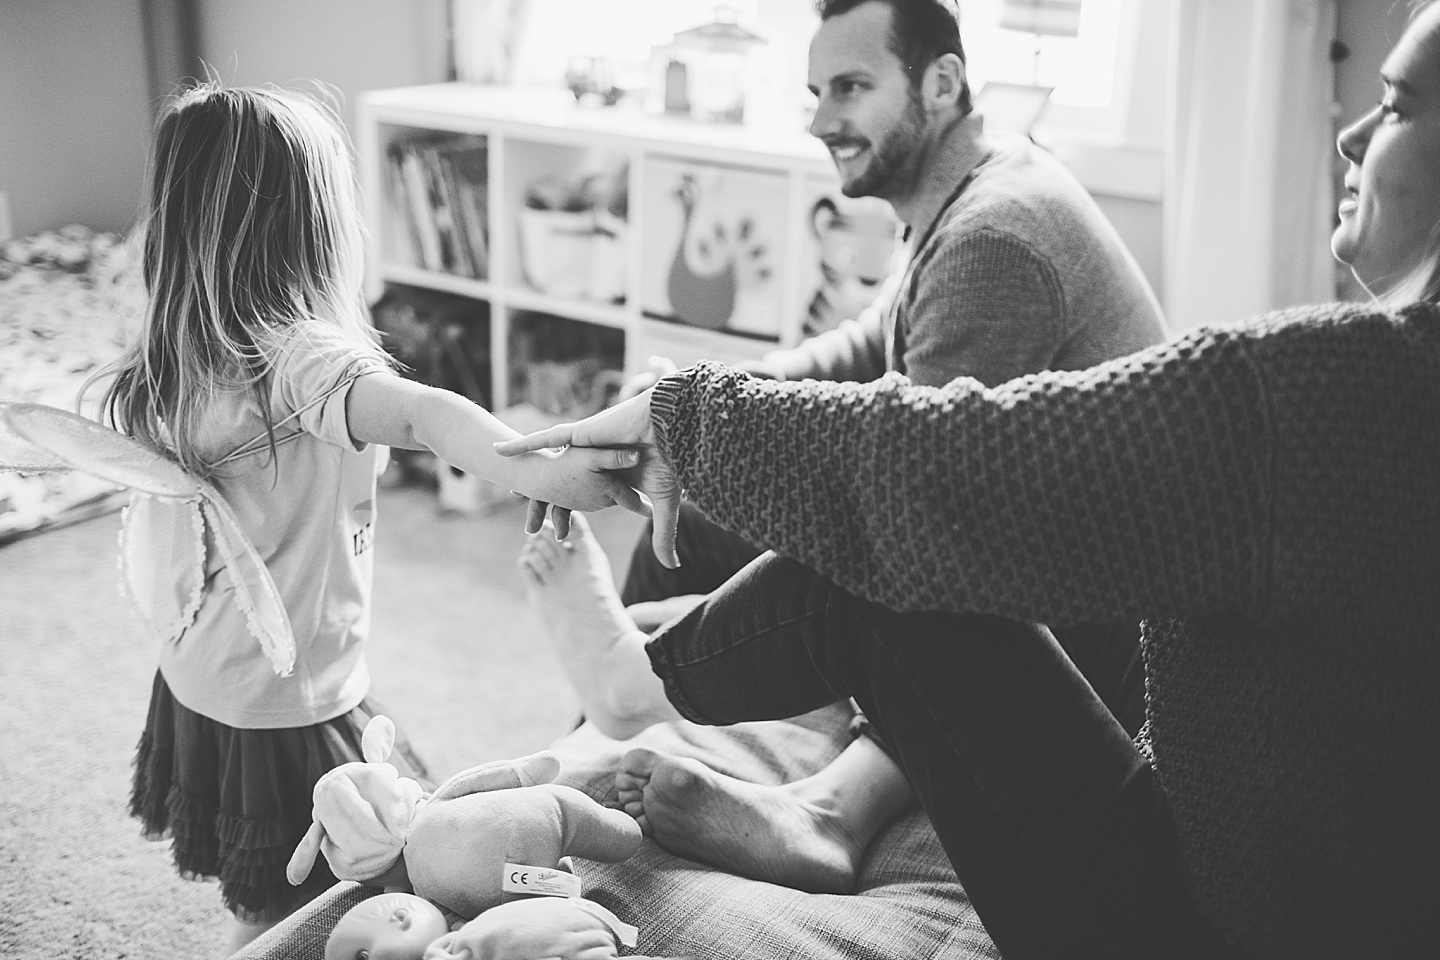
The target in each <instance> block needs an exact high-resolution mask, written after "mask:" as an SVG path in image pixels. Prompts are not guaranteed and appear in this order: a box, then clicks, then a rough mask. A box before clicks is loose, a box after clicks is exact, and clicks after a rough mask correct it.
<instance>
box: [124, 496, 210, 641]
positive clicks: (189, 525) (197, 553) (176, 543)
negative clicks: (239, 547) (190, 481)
mask: <svg viewBox="0 0 1440 960" xmlns="http://www.w3.org/2000/svg"><path fill="white" fill-rule="evenodd" d="M120 585H121V587H122V588H123V590H124V592H125V596H126V598H127V599H129V601H130V606H131V609H133V610H134V611H135V616H136V618H137V619H138V620H139V621H140V624H141V626H142V627H144V628H145V629H146V630H147V631H148V632H149V633H150V635H151V636H153V637H155V638H156V639H158V640H160V641H161V642H162V643H168V642H169V641H171V640H174V639H175V638H176V637H178V636H180V634H181V633H183V632H184V630H185V628H186V627H188V626H190V623H191V621H193V620H194V619H195V612H196V611H197V610H199V609H200V598H201V591H202V590H203V589H204V587H205V521H204V520H203V518H202V517H201V515H200V502H199V500H198V498H197V499H195V500H173V499H163V500H162V499H160V498H157V497H151V496H147V495H146V494H143V493H132V494H131V495H130V504H129V505H128V506H127V507H126V508H125V514H124V518H123V520H122V521H121V523H120Z"/></svg>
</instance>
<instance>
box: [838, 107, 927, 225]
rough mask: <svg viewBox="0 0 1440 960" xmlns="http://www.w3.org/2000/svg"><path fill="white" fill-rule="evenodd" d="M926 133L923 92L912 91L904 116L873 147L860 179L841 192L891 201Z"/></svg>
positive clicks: (846, 185) (872, 144)
mask: <svg viewBox="0 0 1440 960" xmlns="http://www.w3.org/2000/svg"><path fill="white" fill-rule="evenodd" d="M924 129H925V107H924V105H923V104H922V103H921V102H920V91H918V90H916V89H915V88H914V87H911V88H910V98H909V101H908V102H907V103H906V105H905V115H904V116H902V117H901V118H900V121H899V122H898V123H897V124H896V125H895V126H894V127H892V128H891V129H890V130H889V132H887V133H886V134H885V137H884V139H882V140H877V141H872V142H871V144H870V151H871V156H870V162H869V164H867V165H866V167H865V169H864V170H863V171H862V172H861V173H860V175H859V176H857V177H855V178H854V179H853V180H851V181H850V182H849V183H846V184H843V185H842V186H841V188H840V192H841V193H843V194H845V196H847V197H882V198H883V197H889V196H890V195H892V194H893V193H895V192H896V191H895V188H896V187H897V186H899V184H897V183H896V182H895V181H896V180H897V179H898V178H899V177H900V176H901V175H903V174H904V173H905V172H906V168H907V167H908V166H909V165H910V164H911V163H913V162H914V160H915V152H916V150H918V149H919V147H920V140H921V134H922V133H923V131H924Z"/></svg>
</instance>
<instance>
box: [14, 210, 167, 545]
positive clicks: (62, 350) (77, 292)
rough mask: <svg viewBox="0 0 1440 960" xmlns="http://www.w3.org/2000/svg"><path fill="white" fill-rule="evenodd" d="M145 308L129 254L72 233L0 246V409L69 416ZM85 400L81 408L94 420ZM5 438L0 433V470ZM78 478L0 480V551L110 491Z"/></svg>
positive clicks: (91, 400)
mask: <svg viewBox="0 0 1440 960" xmlns="http://www.w3.org/2000/svg"><path fill="white" fill-rule="evenodd" d="M143 304H144V293H143V288H142V286H141V283H140V279H139V273H138V269H137V262H136V258H135V251H134V250H133V247H132V246H131V245H129V244H126V243H123V242H122V241H121V239H120V238H119V237H118V236H116V235H115V234H113V233H96V232H94V231H92V230H90V229H89V228H87V227H83V226H78V225H73V226H69V227H65V228H63V229H61V230H58V231H52V232H48V233H42V234H37V235H35V236H33V237H24V238H21V239H18V240H11V241H8V242H7V243H5V244H0V401H7V400H18V401H24V402H28V403H45V404H50V405H51V406H56V407H61V408H63V409H66V410H73V409H75V408H76V401H77V399H78V397H77V394H78V391H79V388H80V385H81V384H82V383H83V382H84V381H85V378H86V377H88V376H89V375H90V374H91V373H93V372H95V371H96V370H98V369H99V368H101V367H102V366H104V365H105V364H106V363H108V362H109V361H110V360H112V359H113V358H114V357H115V356H117V355H118V354H119V352H120V349H121V346H122V345H123V343H124V341H125V337H126V334H127V332H128V331H129V330H130V329H131V326H132V324H133V323H134V322H135V321H136V319H137V318H138V317H139V315H140V312H141V310H142V309H143ZM97 395H98V394H97V393H96V392H95V391H92V392H91V395H90V396H89V397H88V402H87V403H85V404H83V405H81V411H82V412H83V413H86V414H87V415H90V416H93V415H94V414H95V399H96V396H97ZM6 441H7V437H6V436H5V435H3V434H0V463H4V462H5V460H6V458H5V448H6ZM114 489H115V488H114V487H113V486H111V485H110V484H107V483H105V482H104V481H101V480H97V479H95V478H93V477H88V476H85V475H84V474H78V473H69V472H66V473H37V474H17V473H13V472H8V471H0V543H4V542H6V541H8V540H12V539H14V538H16V537H18V536H22V535H24V534H26V533H30V532H33V531H35V530H38V529H41V528H43V527H45V526H46V525H48V524H51V523H54V522H56V521H57V520H58V519H61V518H63V517H65V516H66V515H67V514H69V513H71V512H72V511H74V510H76V509H77V508H79V507H82V506H83V505H85V504H90V503H94V502H95V501H96V500H98V499H100V498H104V497H107V496H108V495H109V494H111V493H113V492H114Z"/></svg>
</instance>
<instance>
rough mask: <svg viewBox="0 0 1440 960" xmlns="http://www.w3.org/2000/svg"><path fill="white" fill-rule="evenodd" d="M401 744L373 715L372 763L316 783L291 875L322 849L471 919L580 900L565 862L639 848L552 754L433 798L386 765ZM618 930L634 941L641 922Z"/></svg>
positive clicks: (362, 873)
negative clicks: (502, 908)
mask: <svg viewBox="0 0 1440 960" xmlns="http://www.w3.org/2000/svg"><path fill="white" fill-rule="evenodd" d="M394 742H395V727H394V724H392V723H391V722H390V721H389V720H388V719H387V718H385V717H375V718H374V719H372V720H371V721H370V723H369V725H367V726H366V728H365V733H364V735H363V737H362V740H361V751H362V754H363V756H364V757H365V762H355V763H346V764H342V765H341V766H339V767H336V768H335V769H334V770H331V771H330V772H329V773H326V774H325V775H324V776H323V777H321V778H320V780H319V781H318V782H317V783H316V784H315V809H314V822H313V823H312V824H311V826H310V830H309V831H308V832H307V833H306V835H305V837H304V839H303V840H301V842H300V845H299V846H298V847H297V848H296V850H295V854H294V856H293V857H292V858H291V860H290V866H289V869H288V876H289V878H290V882H291V883H296V884H298V883H300V882H301V881H303V880H304V879H305V877H307V876H308V875H309V873H310V869H311V867H312V866H313V865H314V863H315V857H316V855H317V854H319V853H323V854H324V855H325V859H326V860H327V861H328V862H329V864H330V868H331V870H332V871H333V872H334V873H335V875H336V876H337V877H339V878H341V879H345V880H359V881H362V882H364V883H367V884H369V885H371V886H380V887H384V888H386V889H388V890H407V891H413V892H414V893H415V894H417V895H419V896H421V897H424V898H425V899H427V900H430V901H433V902H434V903H436V904H438V905H440V906H441V907H443V908H445V909H447V910H449V911H451V912H453V913H455V914H457V915H458V916H459V917H461V918H463V919H466V920H469V919H472V918H474V917H476V916H478V915H479V914H481V913H483V912H484V911H486V910H488V909H490V908H491V907H494V906H497V905H498V904H500V903H502V902H504V901H506V900H513V899H516V898H517V897H523V896H525V895H526V894H540V895H549V896H559V897H578V896H579V893H580V883H579V879H578V878H576V877H575V876H573V875H572V874H571V873H569V872H568V870H567V869H566V867H567V866H568V863H567V864H562V860H564V859H566V858H568V857H570V856H577V857H583V858H585V859H588V860H599V861H603V862H607V863H614V862H617V861H620V860H625V859H627V858H629V857H630V856H631V855H632V854H634V853H635V852H636V850H638V849H639V847H640V843H641V836H640V827H639V825H638V824H636V822H635V821H634V820H633V819H631V818H630V817H629V816H627V815H625V814H624V813H622V812H621V811H619V810H610V809H607V808H606V807H603V806H601V805H600V804H598V803H596V802H595V801H594V800H592V799H591V798H590V797H588V796H586V795H585V794H583V793H581V792H580V791H578V790H575V789H573V788H571V787H563V786H559V785H557V784H554V783H552V782H551V781H553V780H554V779H555V777H556V776H557V775H558V774H559V772H560V763H559V761H558V760H557V759H556V758H555V756H554V755H553V754H549V753H540V754H535V755H534V756H530V757H524V758H522V759H519V760H513V761H501V762H498V763H491V764H485V765H483V766H479V767H473V768H471V769H469V770H465V771H462V772H461V773H458V774H456V775H455V776H453V777H451V778H450V779H449V780H447V781H446V782H445V783H443V784H441V785H440V787H439V788H438V789H437V790H436V791H435V792H434V794H432V795H431V796H429V797H425V796H424V794H423V791H422V790H421V788H420V785H419V784H418V783H416V782H415V781H414V780H411V779H410V778H408V777H401V776H400V775H399V773H398V772H397V771H396V769H395V768H394V767H393V766H391V765H390V764H388V763H385V762H384V760H385V758H386V757H388V756H389V754H390V750H391V748H392V747H393V745H394ZM589 906H594V905H589ZM589 906H584V907H583V909H587V910H588V909H589ZM602 912H603V911H602ZM617 922H618V921H617ZM620 926H621V928H625V929H627V930H628V931H629V935H627V936H625V937H624V939H630V938H631V937H632V936H633V928H626V926H625V925H624V924H621V925H620Z"/></svg>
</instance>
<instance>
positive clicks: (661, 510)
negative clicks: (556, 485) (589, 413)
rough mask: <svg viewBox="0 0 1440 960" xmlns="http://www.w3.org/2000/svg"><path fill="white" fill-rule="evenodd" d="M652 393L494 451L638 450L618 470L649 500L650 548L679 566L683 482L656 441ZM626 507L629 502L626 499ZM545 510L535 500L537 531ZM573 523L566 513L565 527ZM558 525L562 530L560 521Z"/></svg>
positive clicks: (529, 525) (532, 523)
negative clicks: (677, 544) (677, 545)
mask: <svg viewBox="0 0 1440 960" xmlns="http://www.w3.org/2000/svg"><path fill="white" fill-rule="evenodd" d="M651 393H652V391H650V390H646V391H645V392H643V393H641V394H639V395H637V396H635V397H633V398H631V399H629V400H626V401H625V402H624V403H620V404H617V405H615V406H613V407H611V408H610V409H608V410H602V411H601V412H600V413H597V414H595V415H594V416H593V417H589V418H588V419H585V420H581V421H579V422H578V423H562V424H559V425H557V426H554V427H551V428H550V429H548V430H541V431H540V432H539V433H532V434H530V435H529V436H528V437H521V438H520V439H518V440H507V441H505V442H503V443H497V444H496V445H495V451H496V452H497V453H499V454H500V455H501V456H505V457H511V456H515V455H516V454H521V453H531V452H534V451H536V450H544V449H547V448H549V449H554V448H558V447H580V448H588V447H595V448H601V449H610V450H617V449H618V450H625V451H634V452H635V454H636V455H637V457H636V462H635V463H634V464H633V465H632V466H629V467H623V466H619V467H616V468H614V469H615V472H616V473H617V475H618V476H619V477H620V478H621V479H622V480H624V481H625V482H626V483H627V484H629V486H631V487H633V488H635V489H636V490H639V491H640V492H641V493H642V494H644V495H645V496H646V498H648V499H649V501H650V505H651V508H652V510H653V513H654V521H655V524H654V527H655V532H654V535H653V537H652V540H651V547H652V548H653V549H654V550H655V556H656V558H657V559H659V561H660V562H661V563H662V564H664V565H665V566H667V567H670V568H672V569H673V568H674V567H678V566H680V557H679V556H678V555H677V554H676V553H675V526H676V523H677V522H678V520H679V516H680V484H679V482H678V481H677V480H676V479H675V470H674V468H673V467H671V465H670V463H669V462H668V461H667V460H666V459H665V458H664V456H662V455H661V453H660V450H659V448H658V447H657V446H656V445H655V431H654V429H653V427H652V426H651V423H650V396H651ZM602 469H603V468H602ZM621 506H628V505H627V504H624V503H622V504H621ZM631 509H634V508H633V507H631ZM545 510H546V503H545V502H543V501H531V504H530V515H529V517H528V518H527V520H526V523H525V529H526V531H527V532H528V533H535V532H537V531H538V530H539V529H540V525H541V523H542V522H543V521H544V519H545ZM637 512H641V511H637ZM557 513H558V511H557ZM568 525H569V524H568V517H567V522H566V526H567V527H568ZM556 528H557V532H558V530H559V523H558V522H557V523H556ZM562 539H563V537H562Z"/></svg>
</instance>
